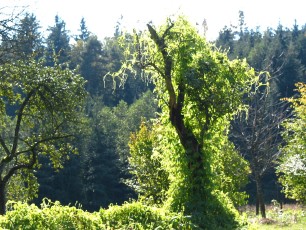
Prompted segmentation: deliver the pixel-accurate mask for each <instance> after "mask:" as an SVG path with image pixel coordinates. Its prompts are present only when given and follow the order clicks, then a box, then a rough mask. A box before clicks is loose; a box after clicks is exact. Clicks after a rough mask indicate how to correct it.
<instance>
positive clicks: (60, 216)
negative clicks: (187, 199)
mask: <svg viewBox="0 0 306 230" xmlns="http://www.w3.org/2000/svg"><path fill="white" fill-rule="evenodd" d="M0 228H1V229H12V230H13V229H14V230H16V229H20V230H42V229H43V230H53V229H54V230H67V229H80V230H91V229H95V230H96V229H133V230H136V229H139V230H140V229H142V230H144V229H150V230H151V229H182V230H184V229H196V226H193V225H192V224H191V223H190V219H189V218H187V217H185V216H183V215H182V214H177V213H170V212H167V211H165V210H164V209H161V208H155V207H151V206H146V205H143V204H141V203H140V202H131V203H125V204H124V205H122V206H118V205H111V206H110V207H109V208H108V209H101V210H100V212H94V213H90V212H86V211H83V210H82V209H80V208H77V207H73V206H62V205H61V204H60V203H59V202H58V201H56V202H54V203H53V202H51V201H50V200H47V199H45V200H44V202H43V204H42V205H41V208H39V207H37V206H35V205H34V204H32V205H28V204H25V203H21V202H10V203H9V204H8V211H7V213H6V215H5V216H0Z"/></svg>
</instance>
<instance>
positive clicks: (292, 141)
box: [278, 83, 306, 203]
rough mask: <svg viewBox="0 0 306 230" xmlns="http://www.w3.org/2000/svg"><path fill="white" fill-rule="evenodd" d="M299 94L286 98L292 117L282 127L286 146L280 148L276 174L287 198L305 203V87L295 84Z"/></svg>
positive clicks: (301, 84)
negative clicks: (296, 96) (281, 153)
mask: <svg viewBox="0 0 306 230" xmlns="http://www.w3.org/2000/svg"><path fill="white" fill-rule="evenodd" d="M296 86H297V91H298V92H299V93H300V96H299V97H298V98H287V99H286V100H288V101H289V102H291V103H292V107H293V111H294V116H293V117H291V118H288V119H287V120H286V121H285V122H284V123H283V126H284V128H285V131H284V132H283V134H282V135H283V138H284V140H285V141H286V144H285V145H284V146H283V147H281V151H282V152H283V156H282V158H281V160H280V165H279V167H278V173H279V175H280V177H279V181H280V182H281V184H282V185H283V188H284V192H285V194H286V196H287V197H289V198H292V199H295V200H298V201H300V202H302V203H305V202H306V154H305V148H306V138H305V132H306V129H305V127H306V85H305V84H303V83H298V84H296Z"/></svg>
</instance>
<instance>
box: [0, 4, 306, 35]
mask: <svg viewBox="0 0 306 230" xmlns="http://www.w3.org/2000/svg"><path fill="white" fill-rule="evenodd" d="M0 4H1V6H7V5H19V6H28V10H29V11H30V12H33V13H34V14H35V15H36V16H37V19H38V20H39V21H40V24H41V25H42V27H43V30H45V29H46V28H47V27H48V26H52V25H54V17H55V15H56V14H58V15H59V16H60V18H62V19H63V20H64V21H65V22H66V26H67V29H68V30H70V31H71V33H72V34H76V33H77V30H78V28H79V24H80V20H81V18H82V17H84V18H85V21H86V23H87V27H88V29H89V30H90V31H91V32H93V33H94V34H96V35H98V36H99V37H101V38H103V37H105V36H111V35H112V34H113V32H114V27H115V25H116V22H117V21H118V20H119V19H120V18H121V15H122V16H123V19H122V22H121V23H122V26H123V27H125V28H126V29H127V30H131V29H133V28H135V27H136V28H143V27H144V25H145V24H146V23H147V22H149V21H153V22H154V23H155V24H160V23H162V22H163V21H164V20H165V18H166V17H168V16H170V15H175V14H180V13H182V14H185V15H186V16H187V17H189V19H190V21H191V22H192V23H194V24H195V25H196V23H198V24H200V25H201V24H202V22H203V20H204V18H205V19H206V21H207V24H208V32H207V37H208V38H209V39H210V40H212V39H214V38H215V37H216V36H217V35H218V32H219V31H220V30H221V29H222V28H223V27H224V26H225V25H229V24H230V23H232V24H237V21H238V12H239V10H242V11H244V15H245V22H246V23H247V26H248V27H249V28H255V27H256V26H260V27H261V29H266V28H267V27H272V28H276V27H277V25H278V24H279V22H280V23H281V24H282V25H284V26H285V27H289V28H291V27H292V25H293V24H294V20H295V19H296V20H297V23H298V24H299V25H304V24H305V23H306V13H305V6H306V2H305V3H304V0H291V1H283V0H202V1H201V0H150V1H148V0H106V1H104V0H82V1H79V0H1V3H0ZM0 8H1V7H0Z"/></svg>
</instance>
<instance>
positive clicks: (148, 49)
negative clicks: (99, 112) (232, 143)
mask: <svg viewBox="0 0 306 230" xmlns="http://www.w3.org/2000/svg"><path fill="white" fill-rule="evenodd" d="M134 42H135V44H134V47H132V48H131V47H130V44H126V46H127V50H126V52H125V55H126V62H125V63H124V64H123V65H122V68H121V69H120V70H119V71H118V72H117V73H115V74H114V76H119V77H121V78H122V79H123V81H124V80H125V78H126V76H127V75H126V73H128V71H131V72H132V73H137V72H136V70H135V69H133V67H134V66H135V65H136V66H138V67H140V68H142V71H143V73H142V76H143V77H144V78H145V79H147V78H150V79H152V81H153V82H154V84H155V92H156V93H157V96H158V99H159V105H160V107H161V109H162V112H161V114H160V116H161V117H160V119H159V122H160V124H161V125H160V128H159V129H160V130H159V131H158V134H157V142H158V143H157V144H155V146H156V147H155V149H154V151H155V150H156V152H158V154H159V155H160V158H161V159H162V160H161V166H162V167H161V168H162V169H165V171H166V172H167V173H168V174H169V177H168V178H169V181H170V186H169V190H168V191H167V200H166V202H165V205H166V207H168V208H170V210H173V211H177V212H180V211H183V212H184V213H186V214H190V215H192V219H193V221H194V223H198V224H200V226H201V227H203V228H218V227H219V228H231V227H230V226H232V227H233V226H235V225H236V222H235V221H236V220H235V216H236V214H235V211H234V209H233V206H232V203H231V202H230V201H229V199H227V198H224V194H225V193H232V195H233V194H234V191H233V190H235V189H236V188H235V189H233V188H230V189H229V187H227V188H226V186H224V187H223V188H221V186H220V183H218V184H217V183H214V182H216V181H217V180H218V179H216V178H217V177H218V176H219V175H221V171H223V168H222V167H224V166H221V164H220V165H219V166H221V167H218V166H217V165H214V163H216V162H218V164H219V162H220V161H218V157H220V158H221V156H222V154H221V153H220V152H221V151H223V150H222V148H221V146H223V144H225V143H226V142H228V141H227V130H228V123H226V122H225V121H227V120H229V119H231V118H232V115H233V114H234V113H236V112H237V110H239V109H242V108H243V105H242V98H243V96H245V95H246V94H247V93H248V91H249V90H250V88H251V84H252V83H254V82H255V81H256V80H257V77H256V76H255V73H254V70H253V69H252V68H250V67H249V66H248V64H247V63H246V62H245V61H242V60H233V61H230V60H229V59H228V58H227V55H226V53H222V52H220V51H218V50H217V49H216V48H215V47H213V46H212V45H211V44H209V43H208V42H206V40H205V38H203V37H201V36H200V35H199V34H198V33H197V31H196V29H195V28H193V27H192V26H191V25H190V24H189V22H188V21H187V20H186V19H185V18H184V17H178V18H177V20H176V21H171V20H168V21H167V22H166V23H165V24H164V25H163V26H161V27H160V28H158V29H155V28H153V26H152V25H148V32H144V33H139V34H136V33H135V37H134ZM228 153H230V151H228ZM231 153H233V151H232V152H231ZM218 155H219V156H218ZM240 162H242V160H240ZM244 168H246V167H244ZM228 171H230V170H228ZM226 173H228V172H226ZM226 173H224V174H223V175H226ZM217 174H219V175H217ZM242 175H243V176H244V174H243V173H240V174H239V176H242ZM231 176H232V177H233V178H234V177H235V176H234V174H231ZM222 179H224V180H227V179H230V176H228V175H226V176H224V178H222ZM235 180H236V181H239V179H235ZM221 189H224V190H229V191H224V193H223V192H222V191H221V192H218V191H219V190H221ZM216 213H219V215H218V217H217V216H216ZM219 218H220V219H223V222H222V224H221V222H220V221H219Z"/></svg>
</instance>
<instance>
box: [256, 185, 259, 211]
mask: <svg viewBox="0 0 306 230" xmlns="http://www.w3.org/2000/svg"><path fill="white" fill-rule="evenodd" d="M255 212H256V216H258V215H259V200H258V194H257V191H256V210H255Z"/></svg>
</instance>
